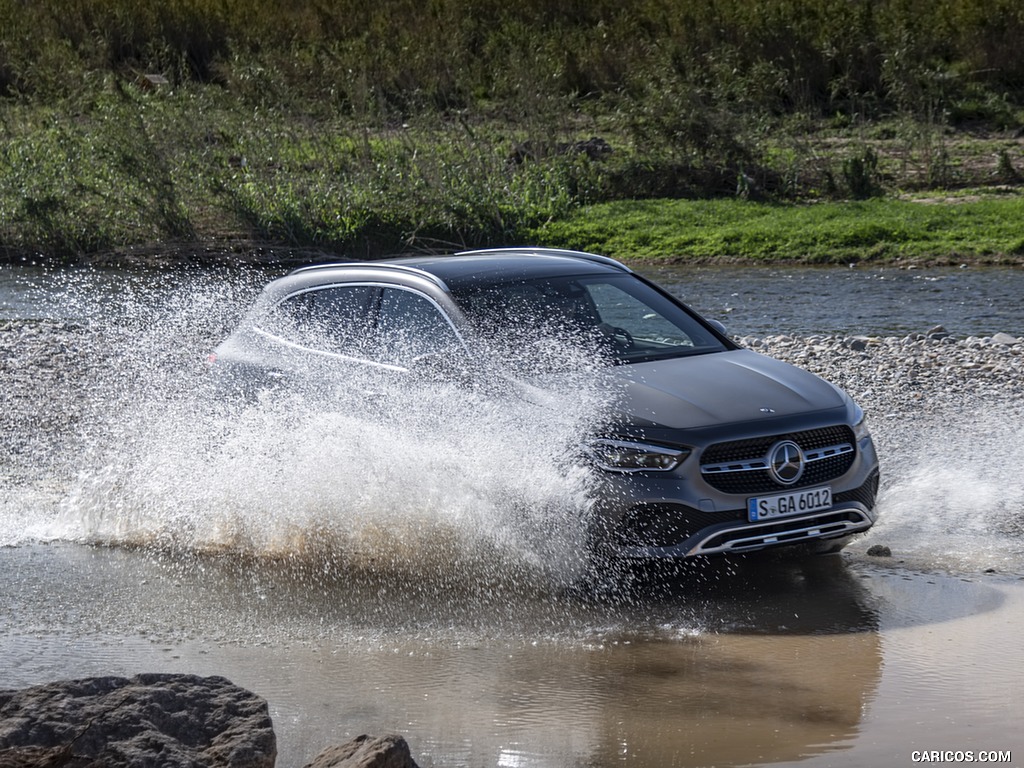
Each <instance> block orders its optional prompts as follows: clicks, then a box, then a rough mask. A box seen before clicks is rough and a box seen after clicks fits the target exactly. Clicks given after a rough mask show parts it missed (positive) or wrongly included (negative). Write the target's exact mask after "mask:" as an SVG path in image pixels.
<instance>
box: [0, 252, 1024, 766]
mask: <svg viewBox="0 0 1024 768" xmlns="http://www.w3.org/2000/svg"><path fill="white" fill-rule="evenodd" d="M646 273H647V274H649V275H650V276H651V277H653V278H654V279H656V280H658V281H659V282H661V283H663V284H665V285H667V286H668V287H670V289H672V290H673V291H675V292H676V293H678V294H679V295H681V296H682V297H683V298H684V299H685V300H687V301H688V302H689V303H691V304H692V305H694V306H695V307H697V308H698V309H700V310H701V311H702V312H704V313H705V314H707V315H708V316H711V317H716V318H718V319H721V320H723V321H724V322H725V323H726V325H727V326H728V328H729V330H730V332H732V333H733V334H735V335H766V334H776V333H785V334H791V335H797V336H800V335H811V334H817V333H829V334H831V333H838V334H844V335H853V334H865V335H874V334H877V335H903V334H905V333H910V332H918V331H927V330H928V329H929V328H930V327H932V326H933V325H937V324H942V325H944V326H945V327H946V328H947V329H948V330H949V331H950V332H952V333H954V334H958V335H964V336H966V335H977V336H986V335H991V334H993V333H996V332H1006V333H1011V334H1013V335H1018V336H1024V320H1022V316H1024V315H1022V313H1021V309H1022V308H1024V306H1022V305H1024V299H1022V297H1024V273H1022V272H1021V271H1019V270H1017V271H1015V270H978V269H962V270H956V269H951V270H935V271H933V270H916V271H904V270H892V271H868V270H865V269H864V268H862V267H861V268H857V269H828V270H818V269H813V270H785V269H783V270H774V269H772V270H768V269H765V270H741V269H711V268H699V269H690V270H681V269H669V268H664V269H655V270H650V271H649V272H646ZM266 277H267V273H265V272H263V273H261V272H257V271H239V272H235V273H233V274H230V275H217V274H211V273H203V274H182V273H166V272H162V273H131V274H117V273H109V272H92V271H84V272H47V271H43V270H37V269H31V268H15V267H3V268H0V347H2V351H3V357H4V360H5V362H4V365H3V367H2V368H0V376H2V378H3V381H2V385H3V389H2V391H0V419H2V422H3V427H4V433H3V435H4V442H3V453H2V454H0V462H2V463H0V606H2V608H3V613H2V614H0V673H2V679H3V681H4V682H3V684H2V685H3V686H5V687H21V686H25V685H30V684H34V683H40V682H46V681H49V680H53V679H60V678H67V677H78V676H89V675H100V674H121V675H128V674H134V673H138V672H154V671H166V672H174V671H179V672H189V673H196V674H217V675H223V676H226V677H228V678H229V679H231V680H232V681H234V682H235V683H237V684H239V685H242V686H244V687H247V688H249V689H251V690H253V691H255V692H256V693H258V694H259V695H261V696H263V697H265V698H266V699H267V701H268V702H269V704H270V708H271V715H272V716H273V718H274V722H275V729H276V731H277V733H278V738H279V749H280V756H279V759H278V765H280V766H285V767H286V768H290V767H291V766H301V765H303V764H304V763H305V762H307V761H308V760H310V759H312V757H313V756H314V755H315V754H316V753H317V752H318V751H319V750H320V749H322V748H323V747H325V746H327V745H329V744H332V743H338V742H341V741H344V740H346V739H348V738H351V737H354V736H356V735H358V734H360V733H374V734H383V733H385V732H398V733H401V734H403V735H404V736H406V738H407V739H408V741H409V743H410V745H411V748H412V750H413V754H414V756H415V757H416V759H417V761H418V762H419V763H420V765H421V766H424V768H429V767H430V766H456V765H464V766H503V767H506V766H507V767H509V768H512V767H519V766H536V767H537V768H576V767H577V766H593V767H594V768H604V767H605V766H630V767H631V768H648V767H650V768H655V767H659V766H691V765H693V766H697V765H766V764H774V765H787V764H801V765H812V766H826V765H835V766H859V765H865V764H907V763H910V762H911V757H912V753H913V752H914V751H915V750H945V749H950V750H973V751H974V752H975V753H979V752H981V751H984V750H996V751H1002V752H1005V751H1010V752H1011V753H1012V755H1013V759H1014V760H1015V761H1017V762H1019V760H1020V755H1021V754H1024V752H1022V751H1021V750H1024V744H1022V743H1020V742H1021V737H1020V736H1019V728H1018V726H1017V721H1018V720H1019V716H1020V713H1021V712H1024V664H1022V663H1021V662H1022V660H1024V659H1022V656H1024V642H1022V641H1021V640H1020V638H1021V637H1022V636H1024V584H1022V577H1024V541H1021V540H1020V539H1019V538H1016V539H1015V538H1013V536H1008V535H1007V532H1006V528H1005V525H1003V523H1004V522H1005V521H1004V520H1003V518H1000V519H998V520H997V519H996V518H995V517H994V516H990V515H988V513H987V509H988V507H987V505H988V504H989V503H991V501H992V500H993V499H996V500H998V499H999V498H1000V494H1002V497H1003V499H1004V501H1005V500H1006V499H1007V498H1008V499H1009V501H1010V503H1011V505H1017V506H1019V501H1020V496H1019V488H1020V482H1019V472H1018V470H1017V469H1015V467H1019V459H1020V456H1021V450H1020V444H1021V440H1020V439H1019V438H1020V437H1021V434H1020V430H1021V428H1020V427H1019V426H1018V427H1017V428H1016V429H1015V428H1014V427H1013V426H1012V425H1010V426H1009V427H1007V426H1006V425H1005V424H1000V425H999V428H998V429H988V428H986V427H984V424H983V421H982V420H981V417H982V416H983V415H984V417H985V418H992V417H993V416H992V414H975V415H971V414H961V416H960V417H958V418H962V419H963V421H962V422H957V423H949V422H946V421H941V420H940V421H937V422H936V423H932V424H929V425H928V427H927V429H928V430H930V431H929V432H928V433H927V439H928V441H930V442H929V443H928V444H934V445H935V446H936V450H937V451H942V446H944V445H945V446H956V447H957V450H959V446H960V445H961V442H962V440H963V435H964V434H965V433H969V434H975V435H979V434H980V435H983V434H984V433H986V432H991V433H992V434H997V435H1003V437H1000V438H998V440H995V441H994V443H990V444H986V448H985V450H987V451H989V452H990V453H989V461H988V462H987V463H988V465H989V466H994V467H996V468H997V471H996V476H995V477H994V478H993V477H991V476H988V477H985V478H981V479H980V480H978V481H976V482H974V483H968V482H960V483H959V486H960V491H961V492H960V493H954V489H952V488H949V484H948V482H947V479H946V478H944V477H940V476H939V474H938V473H939V472H941V470H933V469H930V467H932V466H934V465H933V464H930V463H928V462H925V461H924V460H923V458H922V453H921V452H915V453H914V454H913V455H909V454H907V453H905V452H903V451H902V448H901V450H896V449H897V447H902V446H904V445H905V440H904V439H903V438H905V435H901V434H900V431H901V420H900V419H899V418H893V417H892V414H889V415H888V418H886V419H879V420H878V421H877V422H876V424H877V426H876V438H877V440H878V443H879V446H880V449H881V452H882V456H883V476H884V477H887V478H907V477H911V476H913V477H914V478H915V482H914V483H906V482H899V483H897V482H891V483H889V484H887V485H886V486H884V487H883V495H882V508H881V509H882V514H883V518H882V521H881V522H880V523H879V525H878V526H876V528H875V529H874V530H873V531H872V532H871V533H870V534H869V535H868V536H867V537H865V538H864V539H862V540H860V541H858V542H856V543H855V544H854V545H851V547H850V548H849V549H848V550H847V552H846V553H844V555H843V556H841V557H832V558H824V559H818V560H814V561H810V562H792V561H786V560H777V561H776V560H772V561H768V562H759V561H754V562H746V561H742V562H738V563H733V562H722V561H715V562H711V563H705V564H700V565H692V566H687V567H685V568H680V569H675V570H673V569H666V570H663V571H653V570H652V571H644V572H641V571H636V572H633V573H630V574H628V575H623V576H622V577H621V578H620V579H618V580H616V581H615V582H614V583H607V584H601V583H598V584H596V585H591V586H589V587H586V588H580V587H579V582H578V577H579V575H580V569H581V568H582V564H581V562H580V559H579V558H578V557H577V556H576V553H577V552H578V543H579V541H578V537H579V528H580V521H581V515H582V514H584V512H585V507H586V493H587V478H586V475H585V473H579V474H574V473H572V472H571V471H570V472H568V473H567V472H566V471H565V470H564V469H559V468H558V467H560V466H561V464H560V463H559V462H558V461H557V455H556V454H557V447H558V446H559V445H561V444H563V443H564V442H565V440H566V439H568V438H569V437H570V436H571V435H572V434H573V431H574V430H578V429H579V428H580V425H581V424H583V423H585V421H586V419H587V418H588V415H589V410H588V409H589V408H590V405H591V404H590V403H589V401H588V399H587V397H586V393H585V392H581V390H579V389H575V390H571V391H566V392H562V393H559V392H555V393H553V395H552V396H553V397H554V398H556V399H558V398H561V399H560V400H557V402H556V405H558V407H556V408H553V409H551V413H552V414H556V416H553V417H552V418H550V420H549V421H548V422H547V423H545V424H544V425H542V426H541V425H538V424H537V423H536V420H535V419H530V418H529V416H530V414H528V413H525V412H524V413H517V412H515V409H511V410H512V412H509V409H507V408H503V409H497V408H494V407H492V405H491V404H489V403H487V402H485V401H472V400H469V399H467V398H465V397H464V395H459V396H457V397H456V396H446V395H444V394H443V393H441V394H440V395H438V394H436V393H435V394H433V395H431V396H429V397H427V396H426V395H424V397H423V402H422V403H421V407H420V408H415V409H412V410H413V412H412V413H410V414H407V415H405V416H404V417H403V418H402V419H401V420H397V421H396V420H391V421H384V422H381V421H373V420H367V419H366V418H365V417H364V416H360V415H359V414H355V413H353V412H350V411H348V410H346V409H344V408H342V407H337V408H324V407H322V405H321V406H317V407H315V408H311V407H310V406H309V405H308V404H306V403H304V402H301V401H298V400H288V399H287V398H283V399H282V400H281V401H274V402H263V403H261V404H259V406H257V407H252V408H242V409H239V408H232V407H227V406H225V405H224V404H223V403H221V402H218V401H217V400H216V399H213V398H210V396H209V394H208V393H207V392H205V390H204V389H203V388H202V386H201V385H200V384H199V383H198V382H200V381H201V380H202V372H203V365H202V361H203V358H204V356H205V353H206V352H207V350H208V349H209V348H210V347H211V346H212V345H213V344H215V343H216V341H217V340H218V339H219V338H220V337H221V336H222V335H223V334H224V333H225V332H226V330H227V329H229V328H230V327H231V326H232V324H233V323H234V322H235V321H236V320H237V318H238V316H239V314H240V313H241V312H242V311H243V310H244V308H245V306H246V305H247V303H248V301H249V300H250V298H251V297H252V295H253V294H254V293H255V291H257V290H258V288H259V287H260V286H261V285H262V283H263V282H264V281H265V279H266ZM343 394H344V393H339V397H342V396H343ZM932 394H933V395H934V397H935V399H936V400H941V399H942V398H943V397H944V396H945V394H946V393H932ZM339 402H340V401H339ZM897 416H898V414H897ZM907 416H908V417H909V416H910V414H907ZM915 424H917V422H915ZM915 428H916V427H915ZM1007 435H1008V438H1007V437H1006V436H1007ZM979 439H983V438H979ZM889 447H892V448H893V450H892V451H889V452H887V451H886V449H887V448H889ZM918 464H920V466H921V467H924V468H925V470H924V472H925V474H929V473H931V474H930V475H929V476H931V477H933V479H934V480H935V483H934V485H935V486H936V487H939V488H947V489H948V490H947V491H946V492H944V493H943V494H940V495H936V494H925V493H923V491H922V486H921V482H922V476H921V472H917V471H915V470H916V469H918ZM939 466H941V465H939ZM999 472H1002V473H1003V475H1002V480H1000V476H999ZM1015 488H1016V489H1018V490H1013V489H1015ZM1012 494H1017V495H1016V496H1014V495H1012ZM915 499H926V500H927V502H926V504H915ZM1003 506H1004V507H1005V505H1003ZM887 511H888V512H889V514H888V515H887V514H886V512H887ZM1003 514H1005V508H1004V509H1003ZM1015 514H1017V515H1018V516H1019V515H1020V514H1024V508H1021V509H1019V510H1017V511H1016V513H1015ZM957 520H964V521H969V525H967V524H965V525H963V526H960V525H958V524H957V522H956V521H957ZM872 543H886V544H890V545H892V548H893V550H894V553H895V557H893V558H886V559H880V558H873V557H868V556H866V555H865V554H864V553H865V551H866V549H867V547H868V546H869V545H870V544H872ZM1013 764H1015V763H1013Z"/></svg>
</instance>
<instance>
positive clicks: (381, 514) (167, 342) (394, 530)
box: [2, 275, 601, 583]
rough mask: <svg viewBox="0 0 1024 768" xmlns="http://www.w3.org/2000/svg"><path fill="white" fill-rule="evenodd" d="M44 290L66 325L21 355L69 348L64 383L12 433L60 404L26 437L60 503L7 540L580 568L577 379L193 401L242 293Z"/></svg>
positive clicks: (347, 382) (163, 286)
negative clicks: (531, 386)
mask: <svg viewBox="0 0 1024 768" xmlns="http://www.w3.org/2000/svg"><path fill="white" fill-rule="evenodd" d="M253 282H255V281H253ZM60 290H61V293H62V301H63V304H64V306H65V308H66V311H67V312H68V314H69V315H71V316H73V317H74V318H75V324H74V325H73V326H69V325H67V324H66V323H64V324H63V325H62V324H60V323H58V324H55V325H52V326H51V327H49V329H48V331H47V332H45V333H43V334H42V337H41V340H40V345H41V348H42V351H41V352H40V353H39V354H40V355H42V356H44V357H45V355H46V354H49V353H52V352H53V348H54V346H56V347H61V346H62V345H63V346H68V345H69V344H70V345H71V346H72V347H74V349H75V350H76V351H75V356H74V357H75V359H74V360H73V361H66V362H69V363H70V364H71V365H72V367H73V368H74V370H75V371H78V372H79V374H80V375H75V376H72V377H71V379H68V378H67V376H63V375H62V376H55V377H52V378H49V377H46V376H43V377H41V378H40V377H38V376H35V377H34V382H33V384H32V385H31V387H32V392H31V394H30V393H29V392H28V391H27V390H28V389H29V385H28V384H26V392H25V393H24V394H25V395H26V397H24V398H22V399H21V401H20V403H19V407H20V408H21V410H22V419H21V427H22V428H28V426H29V425H30V424H31V423H32V422H33V421H34V419H35V418H36V417H37V416H38V414H39V413H42V412H45V411H46V410H48V409H50V408H54V407H57V408H59V407H62V404H65V403H68V402H72V403H74V407H73V408H72V410H73V411H74V412H75V413H74V418H73V419H72V420H71V421H70V423H68V424H66V425H64V426H63V427H62V428H61V429H57V430H47V431H46V432H45V433H44V434H36V435H34V436H33V438H32V439H33V443H34V448H33V450H34V451H35V453H36V454H37V455H45V456H46V462H47V463H48V464H49V465H50V469H51V470H54V469H56V470H57V471H56V472H53V471H51V472H50V473H48V475H47V477H48V478H49V479H48V480H46V482H55V481H54V478H55V477H56V478H59V479H58V480H57V481H56V482H58V483H59V484H60V487H59V488H58V489H55V490H56V491H57V493H55V494H54V495H55V497H58V498H60V501H59V503H57V504H55V505H54V506H53V507H51V513H50V514H49V515H44V516H43V517H44V518H45V520H44V521H43V522H42V523H41V524H39V525H34V526H33V527H32V528H31V530H27V529H25V528H24V526H20V525H19V521H18V519H17V518H19V517H22V516H23V515H24V516H27V515H28V514H29V510H27V509H22V510H20V511H16V512H14V513H13V517H12V519H10V520H6V521H2V522H3V526H4V529H5V537H6V538H7V539H8V541H10V540H12V539H13V540H17V539H18V538H19V537H21V538H24V537H25V536H29V537H33V538H49V539H61V540H72V541H81V542H90V543H99V544H105V545H115V546H133V547H134V546H144V547H154V548H159V549H167V550H173V551H182V552H189V553H195V552H203V553H228V554H233V555H240V556H245V557H265V558H277V559H282V558H283V559H286V560H289V561H317V562H329V563H330V564H331V567H333V568H344V569H347V570H353V569H355V570H361V569H365V570H375V571H382V570H383V571H388V572H392V573H396V574H405V575H408V576H411V577H413V578H433V577H434V576H435V575H436V574H445V578H450V577H451V574H453V573H454V574H458V573H462V574H464V576H465V578H466V580H468V581H471V582H474V583H478V582H479V583H488V582H493V581H496V580H497V581H501V580H508V579H513V580H526V581H530V580H534V581H535V580H538V579H540V580H546V581H550V580H555V581H558V582H562V581H564V580H567V579H572V578H574V577H575V575H576V574H577V573H578V572H579V570H580V569H581V568H583V567H585V557H584V546H583V545H584V541H583V539H584V536H585V531H586V527H587V526H586V517H587V515H588V514H589V497H588V491H589V483H590V478H589V473H588V471H587V470H586V469H584V468H583V467H582V466H580V465H579V464H578V463H576V462H574V461H573V460H572V453H573V451H574V449H575V447H576V444H577V443H578V440H579V436H580V434H581V433H582V431H584V430H585V429H586V428H587V425H588V424H589V423H590V422H591V421H592V420H593V419H595V418H596V417H597V414H598V412H599V410H600V400H601V395H600V393H599V392H598V391H597V389H596V388H595V387H594V386H593V385H592V384H590V383H588V382H590V381H592V380H593V376H592V372H588V374H587V376H585V377H576V378H574V377H573V376H572V375H571V374H565V373H563V375H562V377H561V379H560V384H559V385H558V386H556V387H555V388H554V389H553V390H549V391H548V392H546V393H545V395H544V398H541V399H538V398H534V397H527V396H522V395H521V394H517V393H516V392H514V391H510V392H507V393H505V394H504V395H502V396H500V397H491V396H485V395H482V394H479V393H476V392H473V391H470V390H467V389H465V388H462V387H459V386H456V385H452V384H437V383H421V384H419V385H415V386H410V384H409V382H408V381H407V380H401V379H396V378H394V377H393V374H384V375H382V374H379V373H373V372H368V371H367V372H363V373H362V374H358V375H356V374H354V375H353V377H349V378H347V379H344V380H339V379H330V378H325V379H323V380H321V381H318V382H315V384H316V386H314V387H309V386H306V387H304V388H303V389H302V391H301V392H290V391H288V390H282V391H278V392H274V393H271V392H265V393H263V394H262V395H261V396H260V398H259V399H257V400H256V401H255V402H238V401H235V400H233V399H231V398H225V397H224V396H223V393H219V392H217V391H215V390H213V389H211V387H210V386H209V381H208V377H207V372H206V369H205V366H204V363H203V361H204V360H205V356H206V353H207V352H208V351H209V350H210V349H211V348H212V347H213V346H214V344H215V343H216V341H218V340H219V338H221V337H222V336H223V335H224V334H225V333H226V332H227V329H228V328H230V327H231V326H232V325H233V323H234V322H235V321H236V320H237V318H238V316H239V315H240V314H241V313H242V312H243V311H244V309H245V307H246V306H247V304H248V297H249V296H250V295H251V294H252V286H251V285H248V284H245V283H244V281H241V282H239V281H238V280H233V281H232V280H217V279H211V277H210V276H209V275H207V276H201V277H195V278H183V277H182V276H181V275H177V276H173V279H172V278H171V277H167V278H165V279H162V280H152V279H151V280H149V281H147V282H140V283H129V284H127V285H125V286H120V287H119V288H118V290H116V291H113V292H110V293H105V294H102V298H99V297H98V296H97V293H98V291H97V285H96V282H95V280H94V279H89V277H88V276H86V277H83V276H78V277H74V276H71V277H68V278H66V279H65V283H64V284H63V285H61V286H60ZM47 292H48V295H49V296H50V298H51V301H52V294H53V292H54V286H53V285H52V284H51V285H48V286H47ZM69 339H70V341H69ZM37 373H38V372H37ZM388 376H391V378H388ZM306 383H307V385H308V384H309V382H306ZM38 482H42V480H41V479H40V478H38V477H37V478H36V483H37V485H38ZM30 506H32V505H30ZM34 506H35V510H34V514H35V515H36V516H39V509H38V505H34Z"/></svg>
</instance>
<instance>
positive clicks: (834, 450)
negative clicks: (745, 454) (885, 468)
mask: <svg viewBox="0 0 1024 768" xmlns="http://www.w3.org/2000/svg"><path fill="white" fill-rule="evenodd" d="M853 450H854V449H853V446H852V445H850V444H849V443H843V444H842V445H830V446H827V447H825V448H817V449H815V450H812V451H805V452H804V460H805V461H807V462H808V463H810V462H812V461H821V460H822V459H828V458H831V457H833V456H842V455H843V454H844V453H853ZM765 469H768V462H767V461H765V460H764V459H763V458H762V459H754V460H751V461H745V462H741V461H731V462H728V463H725V464H703V465H701V468H700V471H701V472H702V473H703V474H705V475H711V474H717V473H720V472H754V471H757V470H765Z"/></svg>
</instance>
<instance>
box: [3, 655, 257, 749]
mask: <svg viewBox="0 0 1024 768" xmlns="http://www.w3.org/2000/svg"><path fill="white" fill-rule="evenodd" d="M276 757H277V739H276V737H275V736H274V730H273V723H272V722H271V719H270V713H269V711H268V709H267V702H266V701H264V700H263V699H261V698H260V697H258V696H256V695H255V694H253V693H250V692H249V691H246V690H244V689H242V688H239V687H237V686H235V685H233V684H232V683H231V682H230V681H229V680H226V679H224V678H223V677H197V676H195V675H163V674H144V675H137V676H136V677H132V678H124V677H94V678H87V679H84V680H69V681H63V682H56V683H49V684H46V685H39V686H35V687H33V688H26V689H23V690H19V691H0V768H3V767H5V766H15V765H17V766H30V765H34V766H54V767H56V766H69V767H70V768H84V766H104V768H122V767H123V768H129V767H131V768H178V767H179V766H180V767H181V768H202V767H205V766H210V767H211V768H212V767H213V766H217V767H218V768H220V767H221V766H223V767H224V768H273V765H274V761H275V759H276Z"/></svg>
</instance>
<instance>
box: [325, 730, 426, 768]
mask: <svg viewBox="0 0 1024 768" xmlns="http://www.w3.org/2000/svg"><path fill="white" fill-rule="evenodd" d="M305 768H417V766H416V763H415V762H414V761H413V759H412V755H411V754H410V753H409V745H408V744H407V743H406V741H405V739H403V738H402V737H401V736H381V737H379V738H374V737H372V736H366V735H363V736H357V737H356V738H354V739H352V741H350V742H348V743H346V744H341V745H338V746H335V747H328V748H327V749H325V750H324V751H323V752H321V753H320V754H319V755H317V756H316V757H315V758H313V762H311V763H307V764H306V766H305Z"/></svg>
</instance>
